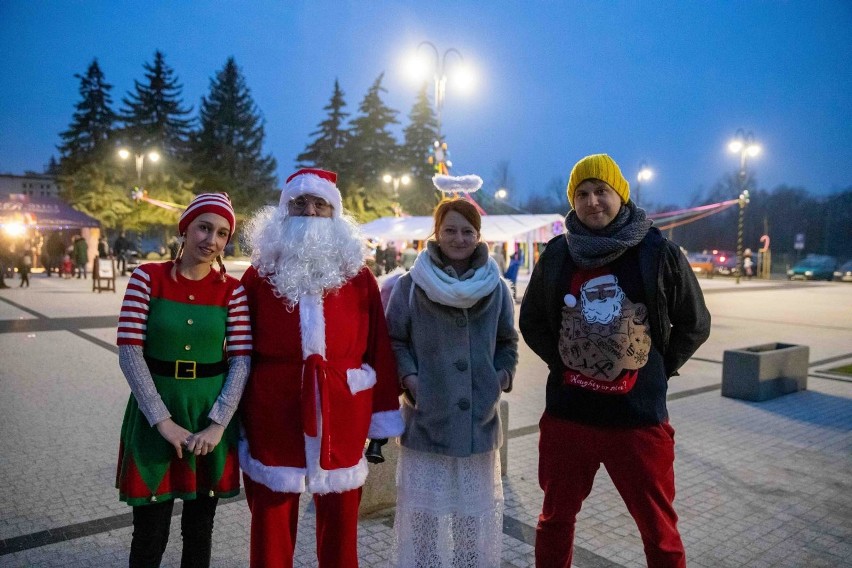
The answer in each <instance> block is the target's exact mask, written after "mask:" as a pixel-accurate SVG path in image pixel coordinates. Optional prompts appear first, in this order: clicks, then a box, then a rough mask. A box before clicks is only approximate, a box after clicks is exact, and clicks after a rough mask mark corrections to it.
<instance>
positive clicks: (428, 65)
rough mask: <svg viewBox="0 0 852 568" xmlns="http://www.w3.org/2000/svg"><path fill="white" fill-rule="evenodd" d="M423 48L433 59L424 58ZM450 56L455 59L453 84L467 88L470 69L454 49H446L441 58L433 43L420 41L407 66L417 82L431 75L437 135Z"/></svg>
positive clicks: (459, 53)
mask: <svg viewBox="0 0 852 568" xmlns="http://www.w3.org/2000/svg"><path fill="white" fill-rule="evenodd" d="M424 48H425V49H426V50H427V52H428V51H431V55H434V58H431V57H429V56H424V55H423V50H424ZM451 56H454V57H455V58H456V59H457V61H455V62H454V63H453V65H452V71H453V77H452V79H453V82H454V83H455V84H456V85H458V86H459V87H462V88H469V87H470V86H471V84H472V74H471V72H470V69H468V68H467V66H466V65H465V61H464V57H463V56H462V54H461V52H460V51H459V50H458V49H456V48H454V47H450V48H448V49H447V50H446V51H444V54H443V56H441V55H440V53H439V51H438V48H437V46H435V44H434V43H432V42H431V41H421V42H420V44H419V45H418V46H417V52H416V57H415V58H414V59H413V60H412V61H411V63H410V65H409V67H410V71H411V74H412V75H413V76H414V78H415V79H417V80H423V79H425V78H426V77H427V76H428V74H429V72H430V71H431V73H432V81H433V82H434V85H435V99H434V100H435V114H436V117H437V119H438V133H439V134H440V132H441V111H442V110H443V108H444V98H445V97H446V94H447V81H448V75H447V72H448V70H449V68H448V63H449V62H450V61H451ZM448 58H449V59H448Z"/></svg>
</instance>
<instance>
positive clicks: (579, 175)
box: [568, 154, 630, 209]
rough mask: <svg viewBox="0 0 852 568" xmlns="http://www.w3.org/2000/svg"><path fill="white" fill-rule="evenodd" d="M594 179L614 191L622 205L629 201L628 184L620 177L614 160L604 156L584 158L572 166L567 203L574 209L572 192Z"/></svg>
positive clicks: (594, 155)
mask: <svg viewBox="0 0 852 568" xmlns="http://www.w3.org/2000/svg"><path fill="white" fill-rule="evenodd" d="M590 178H594V179H599V180H601V181H605V182H606V183H608V184H609V186H610V187H611V188H612V189H614V190H615V192H616V193H617V194H618V196H619V197H621V202H622V203H627V202H628V201H629V200H630V183H629V182H628V181H627V180H626V179H624V176H623V175H621V170H620V169H619V167H618V164H616V163H615V160H613V159H612V158H610V157H609V156H608V155H606V154H592V155H591V156H586V157H585V158H583V159H582V160H580V161H579V162H577V163H576V164H575V165H574V169H572V170H571V177H570V178H569V179H568V203H570V204H571V208H572V209H573V208H574V191H575V190H576V189H577V186H578V185H580V184H581V183H583V182H584V181H585V180H587V179H590Z"/></svg>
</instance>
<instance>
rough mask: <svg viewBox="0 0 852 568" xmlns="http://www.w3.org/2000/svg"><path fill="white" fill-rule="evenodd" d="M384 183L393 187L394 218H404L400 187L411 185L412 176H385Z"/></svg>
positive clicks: (383, 177)
mask: <svg viewBox="0 0 852 568" xmlns="http://www.w3.org/2000/svg"><path fill="white" fill-rule="evenodd" d="M382 181H383V182H385V183H388V184H391V187H393V214H394V217H402V208H401V207H400V205H399V185H400V184H402V185H408V184H409V183H411V176H409V175H408V174H402V175H401V176H395V175H391V174H385V175H384V176H382Z"/></svg>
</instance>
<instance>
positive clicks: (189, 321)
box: [186, 319, 195, 325]
mask: <svg viewBox="0 0 852 568" xmlns="http://www.w3.org/2000/svg"><path fill="white" fill-rule="evenodd" d="M194 323H195V322H194V321H192V319H188V320H186V325H192V324H194Z"/></svg>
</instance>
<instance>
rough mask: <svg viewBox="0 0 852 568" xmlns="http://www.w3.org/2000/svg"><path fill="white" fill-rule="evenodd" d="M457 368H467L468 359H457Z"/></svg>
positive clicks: (461, 369) (460, 369)
mask: <svg viewBox="0 0 852 568" xmlns="http://www.w3.org/2000/svg"><path fill="white" fill-rule="evenodd" d="M456 369H458V370H459V371H465V370H467V361H465V360H464V359H459V360H458V361H456Z"/></svg>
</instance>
